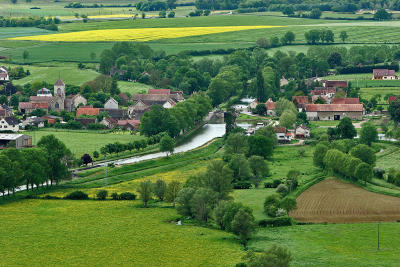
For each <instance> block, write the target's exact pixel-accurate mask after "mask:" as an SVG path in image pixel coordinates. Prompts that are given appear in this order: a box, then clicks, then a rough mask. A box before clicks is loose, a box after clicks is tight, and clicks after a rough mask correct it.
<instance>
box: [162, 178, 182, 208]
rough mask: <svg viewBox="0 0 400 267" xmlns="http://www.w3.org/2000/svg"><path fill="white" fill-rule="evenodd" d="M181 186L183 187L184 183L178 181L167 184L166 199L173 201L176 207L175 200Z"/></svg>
mask: <svg viewBox="0 0 400 267" xmlns="http://www.w3.org/2000/svg"><path fill="white" fill-rule="evenodd" d="M181 188H182V185H181V183H180V182H178V181H171V182H169V183H168V185H167V190H166V192H165V199H166V200H167V201H168V202H172V205H173V206H174V207H175V200H176V198H177V196H178V193H179V191H180V190H181Z"/></svg>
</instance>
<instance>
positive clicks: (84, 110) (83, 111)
mask: <svg viewBox="0 0 400 267" xmlns="http://www.w3.org/2000/svg"><path fill="white" fill-rule="evenodd" d="M99 113H100V109H99V108H93V107H91V106H89V107H79V108H77V109H76V117H80V116H82V115H87V116H97V115H99Z"/></svg>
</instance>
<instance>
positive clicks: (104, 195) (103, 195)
mask: <svg viewBox="0 0 400 267" xmlns="http://www.w3.org/2000/svg"><path fill="white" fill-rule="evenodd" d="M96 196H97V199H99V200H105V199H106V198H107V196H108V191H107V190H100V191H99V192H97V194H96Z"/></svg>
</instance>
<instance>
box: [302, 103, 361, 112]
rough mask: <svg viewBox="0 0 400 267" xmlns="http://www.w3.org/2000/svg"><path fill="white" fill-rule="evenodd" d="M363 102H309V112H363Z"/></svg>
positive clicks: (307, 106)
mask: <svg viewBox="0 0 400 267" xmlns="http://www.w3.org/2000/svg"><path fill="white" fill-rule="evenodd" d="M363 109H364V107H363V105H362V104H307V105H306V111H307V112H321V111H322V112H323V111H325V112H340V111H341V112H362V111H363Z"/></svg>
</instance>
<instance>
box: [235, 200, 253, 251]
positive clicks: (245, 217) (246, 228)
mask: <svg viewBox="0 0 400 267" xmlns="http://www.w3.org/2000/svg"><path fill="white" fill-rule="evenodd" d="M254 231H255V222H254V216H253V214H251V213H249V212H248V211H247V210H245V209H243V208H242V209H239V211H238V212H237V213H236V214H235V217H234V218H233V221H232V232H233V233H234V234H235V235H237V236H238V237H239V239H240V241H241V242H242V244H243V245H246V244H247V241H248V240H249V239H250V237H251V235H252V234H253V233H254Z"/></svg>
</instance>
